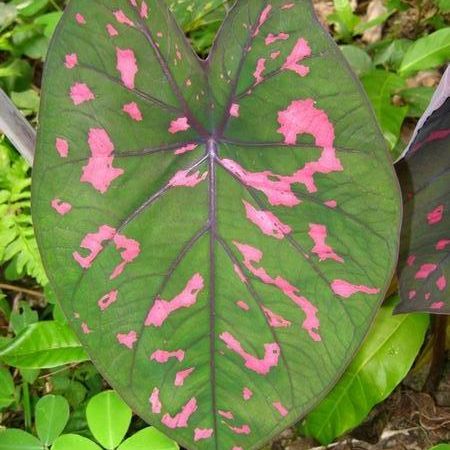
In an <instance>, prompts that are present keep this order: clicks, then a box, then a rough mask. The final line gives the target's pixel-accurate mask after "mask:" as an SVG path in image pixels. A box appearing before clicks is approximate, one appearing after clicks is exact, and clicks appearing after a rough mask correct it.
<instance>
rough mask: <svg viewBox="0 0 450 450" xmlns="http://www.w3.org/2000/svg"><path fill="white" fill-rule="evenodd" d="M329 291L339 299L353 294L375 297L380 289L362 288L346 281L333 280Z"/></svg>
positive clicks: (362, 286) (360, 285)
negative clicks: (331, 290)
mask: <svg viewBox="0 0 450 450" xmlns="http://www.w3.org/2000/svg"><path fill="white" fill-rule="evenodd" d="M331 289H333V292H334V293H335V294H337V295H339V297H343V298H349V297H351V296H352V295H354V294H357V293H362V294H370V295H375V294H379V293H380V289H377V288H371V287H368V286H364V285H362V284H352V283H349V282H348V281H344V280H334V281H333V282H332V283H331Z"/></svg>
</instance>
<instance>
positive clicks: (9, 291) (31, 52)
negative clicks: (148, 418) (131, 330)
mask: <svg viewBox="0 0 450 450" xmlns="http://www.w3.org/2000/svg"><path fill="white" fill-rule="evenodd" d="M169 3H170V5H171V7H172V9H173V11H174V12H175V15H176V17H177V19H178V21H179V23H180V24H181V25H182V27H183V29H184V31H185V32H186V33H187V35H188V36H189V38H190V40H191V42H192V44H193V46H194V48H195V49H196V51H197V52H198V53H199V54H200V55H202V56H205V55H206V54H207V53H208V50H209V48H210V46H211V43H212V40H213V38H214V36H215V34H216V32H217V30H218V28H219V26H220V24H221V23H222V20H223V18H224V16H225V14H226V12H227V11H228V10H229V8H230V7H231V4H232V2H231V1H230V2H224V1H220V0H211V1H209V2H204V1H197V2H195V1H192V0H186V1H183V0H178V1H173V2H169ZM64 7H65V5H64V2H62V1H56V0H55V1H48V0H11V1H7V2H0V86H1V87H2V89H4V91H5V92H7V94H8V95H9V96H10V97H11V99H12V100H13V102H14V103H15V104H16V105H17V107H18V108H20V109H21V111H22V112H23V114H24V115H25V116H26V117H27V118H28V119H29V120H30V122H31V123H32V124H33V125H35V124H36V114H37V112H38V109H39V97H40V86H41V74H42V66H43V62H44V60H45V55H46V52H47V49H48V44H49V41H50V38H51V36H52V33H53V32H54V29H55V26H56V25H57V23H58V21H59V19H60V18H61V14H62V10H63V8H64ZM315 8H316V11H317V13H318V15H319V18H320V19H321V21H322V23H323V25H324V27H326V28H327V29H328V30H329V31H330V32H331V33H332V35H333V37H334V38H335V40H336V41H337V42H338V44H339V45H340V46H341V49H342V51H343V53H344V55H345V56H346V58H347V60H348V62H349V64H350V66H351V67H352V68H353V70H354V71H355V73H356V74H357V75H358V77H359V78H360V79H361V82H362V84H363V86H364V88H365V90H366V92H367V95H368V97H369V99H370V101H371V103H372V106H373V108H374V111H375V113H376V116H377V118H378V121H379V124H380V127H381V129H382V132H383V134H384V137H385V139H386V143H387V145H388V147H389V149H390V150H391V152H392V156H393V158H396V157H397V156H398V155H399V154H400V153H401V152H402V150H403V149H404V147H405V145H406V143H407V142H408V140H409V138H410V136H411V133H412V130H413V129H414V126H415V124H416V121H417V118H418V117H420V116H421V115H422V113H423V112H424V110H425V108H426V106H427V105H428V103H429V100H430V98H431V95H432V93H433V91H434V88H435V86H436V85H437V83H438V82H439V79H440V77H441V74H442V72H443V68H444V66H445V63H446V62H448V61H449V60H450V27H449V25H448V19H449V17H450V4H449V2H448V0H438V1H411V2H403V1H401V0H389V1H388V2H379V1H376V0H373V1H370V2H355V3H351V2H348V1H342V0H336V1H335V2H334V3H333V2H326V1H317V2H316V3H315ZM30 170H31V169H30V167H28V166H27V164H26V162H25V161H24V160H23V159H22V158H21V157H20V156H19V155H18V154H17V152H16V151H15V149H14V148H13V147H12V145H11V144H10V143H9V142H8V141H7V139H6V138H5V137H2V138H1V139H0V264H1V272H0V289H1V292H0V330H1V333H0V361H1V363H2V366H1V368H0V381H1V382H0V421H1V426H2V427H4V428H7V429H11V428H14V429H19V430H21V432H17V431H12V432H11V431H8V433H9V435H8V434H3V435H2V434H0V449H5V450H6V449H15V448H18V447H17V446H16V447H15V446H14V445H17V443H18V442H19V443H20V442H23V443H27V445H29V448H33V449H34V448H36V449H42V448H48V447H52V448H54V449H55V450H69V449H72V448H74V445H76V447H77V448H80V449H81V450H83V449H87V450H89V449H91V450H94V449H98V448H106V449H110V448H111V449H112V448H119V449H120V450H132V448H141V447H139V445H140V444H139V440H140V439H142V440H144V441H145V442H146V443H150V444H148V447H142V448H143V449H144V448H149V449H150V450H151V449H154V450H158V449H170V448H177V445H176V444H175V443H173V442H172V441H170V440H167V438H165V437H163V436H160V435H159V434H158V433H156V431H155V430H152V429H151V428H150V429H149V428H146V425H145V424H144V423H143V422H142V421H141V420H140V419H138V418H136V417H133V418H131V413H130V412H129V411H128V410H127V407H126V406H124V405H119V404H120V400H119V399H117V398H116V397H115V395H114V394H112V393H109V391H108V386H107V384H106V382H105V381H104V380H103V379H102V378H101V376H100V375H99V374H98V373H97V371H96V370H95V368H94V367H93V365H92V364H91V363H90V362H89V361H88V360H87V359H88V358H87V355H86V354H85V352H84V350H83V349H82V347H81V345H80V343H79V341H78V339H77V338H76V336H75V335H74V334H73V333H72V331H71V330H70V329H69V328H68V326H67V325H66V319H65V317H64V314H63V313H62V311H61V309H60V307H59V306H58V305H57V304H56V301H55V298H54V295H53V293H52V292H51V289H50V288H49V286H48V281H47V277H46V275H45V273H44V270H43V267H42V263H41V260H40V257H39V254H38V251H37V245H36V241H35V238H34V232H33V228H32V222H31V215H30V184H31V178H30ZM395 291H396V286H395V285H394V287H393V290H392V293H394V296H393V297H391V298H390V299H388V300H387V301H386V303H385V305H384V306H383V308H382V309H381V311H380V313H379V314H378V316H377V320H376V322H375V325H374V327H373V329H372V331H371V333H370V334H369V336H368V337H367V339H366V342H365V344H364V345H363V347H362V348H361V349H360V351H359V352H358V354H357V356H356V358H355V359H354V361H353V362H352V364H351V365H350V366H349V368H348V369H347V371H346V373H345V375H344V377H343V378H342V379H341V381H340V382H339V384H338V385H337V386H336V387H335V388H334V389H333V390H332V392H331V393H330V394H329V396H328V397H327V398H326V399H325V400H324V402H323V403H322V404H321V405H319V407H318V408H317V409H316V410H314V411H313V412H312V413H311V414H310V415H309V416H308V417H307V418H306V419H305V421H303V422H302V423H300V424H298V425H297V426H296V427H294V428H292V429H290V430H289V431H288V432H286V433H284V434H283V435H282V436H281V437H280V438H278V439H276V441H275V442H274V443H273V444H272V448H273V449H283V448H286V449H287V448H289V449H293V450H294V449H297V450H300V449H308V448H312V447H314V446H317V445H319V444H320V443H321V444H324V445H329V444H331V445H332V447H330V448H338V449H347V448H368V449H384V448H399V449H400V448H418V449H423V450H426V449H429V448H431V447H432V446H433V445H437V444H439V443H443V442H448V441H449V440H450V426H449V424H450V399H449V395H448V390H449V386H450V370H449V368H447V369H446V371H445V372H444V376H443V378H442V380H441V383H440V385H439V388H438V390H437V391H436V392H435V394H434V396H431V395H429V394H427V393H422V392H420V390H421V388H422V385H423V383H424V377H425V375H424V374H426V372H427V368H428V365H429V362H430V358H431V357H430V355H431V351H432V350H431V348H432V345H431V344H432V337H430V334H429V333H428V332H427V330H428V326H429V318H428V316H427V315H419V314H413V315H402V316H394V317H393V316H391V312H392V309H393V308H394V306H395V304H396V302H397V299H396V297H395ZM408 336H413V338H410V339H405V337H408ZM448 345H450V342H449V343H448ZM413 365H414V368H413V369H412V370H411V368H412V366H413ZM408 373H409V374H408ZM407 374H408V375H407ZM405 376H407V377H406V379H405V380H404V381H403V382H402V383H401V381H402V379H403V378H404V377H405ZM394 390H395V391H394ZM393 391H394V393H392V392H393ZM102 392H106V393H105V394H101V393H102ZM102 395H103V397H102ZM62 397H64V398H65V399H66V400H63V399H62ZM108 402H109V403H110V402H117V405H119V406H116V408H114V409H115V410H117V411H119V413H118V416H117V417H115V416H114V417H111V418H110V424H111V425H110V429H111V430H113V431H114V432H116V433H117V434H116V435H115V436H112V434H110V435H108V436H106V437H105V436H103V435H101V433H100V434H99V432H98V431H97V429H96V425H95V423H96V415H97V414H99V413H98V412H97V413H96V412H95V411H96V410H99V409H100V410H101V411H105V410H108V406H105V403H106V404H109V403H108ZM53 410H54V411H55V414H53V415H51V417H49V414H48V411H53ZM55 417H57V418H58V420H55ZM111 432H112V431H111ZM26 433H27V434H26ZM111 436H112V437H111ZM342 436H344V437H342ZM2 437H3V441H2ZM127 439H128V441H127ZM131 439H134V440H135V441H132V443H131V444H130V442H129V441H130V440H131ZM333 441H334V442H335V443H334V444H332V442H333ZM127 442H128V444H127ZM132 445H133V447H132ZM439 450H445V448H444V447H443V448H441V449H439Z"/></svg>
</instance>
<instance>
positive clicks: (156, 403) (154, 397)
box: [149, 387, 162, 414]
mask: <svg viewBox="0 0 450 450" xmlns="http://www.w3.org/2000/svg"><path fill="white" fill-rule="evenodd" d="M149 402H150V406H151V409H152V413H153V414H160V413H161V408H162V405H161V400H160V399H159V389H158V388H157V387H155V388H154V389H153V391H152V394H151V395H150V398H149Z"/></svg>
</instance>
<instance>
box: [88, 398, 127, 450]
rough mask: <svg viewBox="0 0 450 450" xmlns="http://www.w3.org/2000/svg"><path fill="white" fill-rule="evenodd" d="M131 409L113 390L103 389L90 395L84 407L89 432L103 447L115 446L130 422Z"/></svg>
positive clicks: (119, 441)
mask: <svg viewBox="0 0 450 450" xmlns="http://www.w3.org/2000/svg"><path fill="white" fill-rule="evenodd" d="M131 415H132V413H131V409H130V408H129V407H128V406H127V404H126V403H125V402H124V401H123V400H122V399H121V398H120V397H119V396H118V395H117V394H116V393H115V392H114V391H105V392H102V393H101V394H97V395H96V396H95V397H92V398H91V400H90V401H89V403H88V405H87V408H86V417H87V421H88V425H89V429H90V430H91V433H92V434H93V435H94V437H95V439H97V441H98V442H99V443H100V444H101V445H102V446H103V447H105V448H107V449H113V448H116V447H117V446H118V445H119V444H120V443H121V442H122V440H123V438H124V437H125V434H126V432H127V431H128V427H129V426H130V423H131Z"/></svg>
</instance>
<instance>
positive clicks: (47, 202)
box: [33, 0, 400, 450]
mask: <svg viewBox="0 0 450 450" xmlns="http://www.w3.org/2000/svg"><path fill="white" fill-rule="evenodd" d="M42 99H43V100H42V105H41V115H40V129H39V136H38V148H37V155H36V163H35V168H34V172H33V176H34V182H33V213H34V220H35V222H34V223H35V226H36V231H37V238H38V242H39V245H40V250H41V253H42V256H43V259H44V264H45V267H46V269H47V272H48V275H49V277H50V279H51V283H52V287H53V288H54V290H55V293H56V295H57V297H58V299H59V301H60V302H61V305H62V307H63V309H64V311H65V313H66V315H67V316H68V318H69V321H70V322H71V324H72V326H73V327H74V328H75V330H76V331H77V333H78V335H79V337H80V339H81V341H82V342H83V344H84V345H85V347H86V349H87V351H88V352H89V355H90V356H91V358H92V360H93V361H94V363H95V364H96V365H97V367H98V368H99V370H100V371H101V373H102V374H103V375H104V376H105V377H106V379H107V380H108V381H109V382H110V384H111V385H112V386H113V387H114V388H115V389H116V390H117V392H118V393H119V394H120V395H121V396H122V397H123V398H124V399H125V400H126V401H127V402H128V403H129V404H130V406H131V407H132V409H133V410H134V411H135V412H137V413H138V414H139V415H141V416H142V417H143V418H144V419H146V420H147V421H149V422H151V423H152V424H154V425H155V426H156V427H157V428H159V429H161V430H162V431H163V432H164V433H166V434H168V435H169V436H170V437H172V438H174V439H175V440H177V441H178V442H180V443H181V444H182V445H183V446H185V447H187V448H189V449H211V448H216V449H233V448H234V449H235V450H236V449H245V450H248V449H254V448H258V447H260V446H261V445H263V443H264V442H266V441H267V440H268V439H270V438H271V437H272V436H274V435H275V434H276V433H278V432H280V431H281V430H282V429H283V428H285V427H286V426H288V425H289V424H291V423H293V422H294V421H295V420H297V419H298V418H299V417H300V416H302V415H304V414H305V413H306V412H307V411H308V410H309V409H311V407H313V406H314V405H315V404H316V403H317V401H319V400H320V398H321V397H323V395H324V394H325V392H327V391H328V390H329V389H330V388H331V386H332V384H333V383H334V382H335V381H336V380H337V379H338V377H339V376H340V375H341V374H342V372H343V370H344V368H345V366H346V365H347V364H348V362H349V360H350V359H351V357H352V355H353V353H354V352H355V350H356V349H357V348H358V346H359V345H360V343H361V340H362V338H363V337H364V335H365V334H366V332H367V329H368V327H369V324H370V323H371V321H372V318H373V316H374V314H375V312H376V311H377V308H378V305H379V302H380V300H381V299H382V297H383V294H384V291H385V289H386V287H387V285H388V284H389V282H390V280H391V276H392V272H393V268H394V263H395V260H396V254H397V244H398V229H399V222H400V218H399V211H400V201H399V192H398V189H397V183H396V181H395V177H394V173H393V169H392V165H391V162H390V160H389V157H388V155H387V152H386V149H385V144H384V140H383V137H382V136H381V134H380V132H379V129H378V127H377V124H376V121H375V119H374V115H373V113H372V111H371V109H370V106H369V103H368V101H367V98H366V97H365V95H364V93H363V91H362V89H361V86H360V85H359V83H358V82H357V81H356V79H355V77H354V75H353V74H352V73H351V72H350V71H349V69H348V66H347V65H346V63H345V61H344V58H343V57H342V55H341V53H340V52H339V50H338V48H337V47H336V46H335V44H334V43H333V42H332V41H331V39H330V37H329V36H328V35H327V34H326V33H325V31H324V30H323V29H322V28H321V26H320V25H319V24H318V22H317V19H316V17H315V15H314V12H313V9H312V5H311V4H310V3H309V2H306V1H302V2H300V1H295V0H294V1H288V0H272V1H261V0H241V1H238V2H237V3H236V5H235V6H234V8H233V9H232V11H231V12H230V13H229V16H228V18H227V19H226V21H225V23H224V25H223V27H222V31H221V33H220V34H219V36H218V38H217V40H216V43H215V45H214V48H213V50H212V53H211V55H210V56H209V59H208V60H207V61H201V60H199V59H198V58H197V56H196V55H195V54H194V53H193V51H192V49H191V48H190V46H189V44H188V43H187V41H186V39H185V37H184V35H183V34H182V32H181V31H180V29H179V28H178V27H177V25H176V23H175V22H174V19H173V17H172V16H171V14H170V13H169V11H168V10H167V8H166V6H165V3H164V2H163V1H162V0H146V1H143V0H139V1H138V0H129V1H128V0H117V1H114V2H110V1H109V2H108V1H106V0H95V1H93V0H72V1H71V2H70V4H69V7H68V9H67V10H66V12H65V15H64V17H63V19H62V21H61V23H60V25H59V27H58V29H57V31H56V35H55V39H54V41H53V44H52V46H51V49H50V52H49V56H48V59H47V65H46V70H45V82H44V87H43V97H42Z"/></svg>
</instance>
